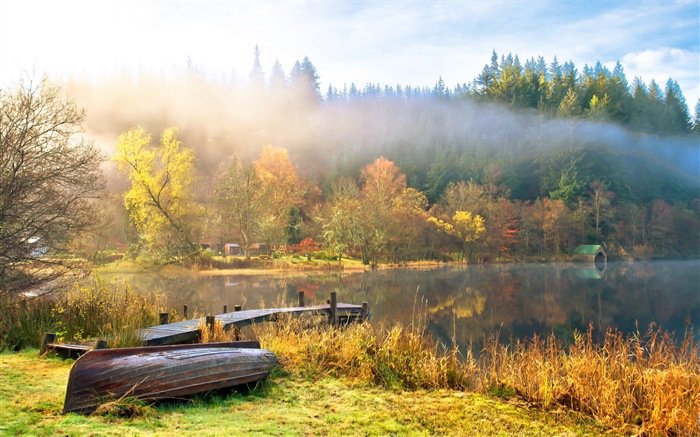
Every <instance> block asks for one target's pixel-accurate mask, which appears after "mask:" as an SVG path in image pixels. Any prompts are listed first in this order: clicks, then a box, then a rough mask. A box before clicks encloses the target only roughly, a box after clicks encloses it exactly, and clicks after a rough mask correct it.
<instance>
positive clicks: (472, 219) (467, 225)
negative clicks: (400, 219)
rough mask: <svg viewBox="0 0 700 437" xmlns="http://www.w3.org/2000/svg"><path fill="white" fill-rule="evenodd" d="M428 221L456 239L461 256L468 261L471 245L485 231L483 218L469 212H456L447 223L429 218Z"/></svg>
mask: <svg viewBox="0 0 700 437" xmlns="http://www.w3.org/2000/svg"><path fill="white" fill-rule="evenodd" d="M428 220H429V221H430V222H432V223H434V224H435V226H437V228H438V229H439V230H441V231H442V232H444V233H446V234H447V235H451V236H452V237H454V238H456V239H457V241H458V242H459V243H460V244H461V246H462V250H461V255H462V256H463V257H464V258H465V259H469V257H470V255H471V250H470V248H471V243H472V242H474V241H476V239H477V238H479V236H480V235H481V233H482V232H484V231H485V230H486V228H485V227H484V219H483V217H481V216H480V215H479V214H472V213H471V212H469V211H456V212H455V213H454V215H453V216H452V219H451V220H449V221H443V220H440V219H438V218H435V217H430V218H429V219H428Z"/></svg>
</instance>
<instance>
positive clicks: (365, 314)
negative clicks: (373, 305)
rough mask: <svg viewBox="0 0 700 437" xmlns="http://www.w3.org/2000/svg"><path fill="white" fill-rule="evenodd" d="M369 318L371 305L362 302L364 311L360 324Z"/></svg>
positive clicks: (361, 313)
mask: <svg viewBox="0 0 700 437" xmlns="http://www.w3.org/2000/svg"><path fill="white" fill-rule="evenodd" d="M368 316H369V303H368V302H362V310H361V312H360V323H362V322H364V321H365V320H367V318H368Z"/></svg>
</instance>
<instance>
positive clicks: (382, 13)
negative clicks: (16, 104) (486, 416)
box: [0, 0, 700, 113]
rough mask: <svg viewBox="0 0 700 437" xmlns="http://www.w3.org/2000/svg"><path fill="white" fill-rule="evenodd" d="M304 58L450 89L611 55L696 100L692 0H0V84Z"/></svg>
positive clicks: (322, 68) (332, 76) (266, 64)
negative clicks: (517, 69)
mask: <svg viewBox="0 0 700 437" xmlns="http://www.w3.org/2000/svg"><path fill="white" fill-rule="evenodd" d="M256 45H257V46H258V47H259V50H260V53H261V56H260V61H261V63H262V66H263V69H264V71H265V72H266V73H267V74H269V72H270V71H271V69H272V65H273V63H274V62H275V60H279V62H280V63H281V64H282V67H283V68H284V70H285V71H286V72H287V73H289V71H290V70H291V68H292V66H293V65H294V62H295V61H297V60H299V61H301V60H303V58H304V57H305V56H308V57H309V59H310V60H311V62H312V63H313V64H314V65H315V66H316V68H317V71H318V74H319V76H320V82H321V90H322V92H325V90H326V89H327V88H328V85H329V84H332V85H333V86H335V87H337V88H338V89H342V88H343V85H344V84H347V85H348V86H349V85H350V83H355V84H356V85H358V86H360V87H362V86H364V85H365V84H366V83H369V82H371V83H374V84H377V83H379V84H381V85H396V84H401V85H411V86H431V87H432V86H433V85H434V84H435V83H436V82H437V81H438V79H439V78H440V77H442V78H443V80H444V81H445V83H446V84H447V85H448V86H449V87H450V88H453V87H454V86H455V85H456V84H458V83H459V84H462V83H469V82H471V81H472V80H473V79H474V78H475V77H476V76H477V75H478V74H479V73H480V72H481V70H482V69H483V67H484V65H485V64H486V63H489V62H490V58H491V53H492V51H493V50H495V51H496V52H497V53H498V55H499V56H500V55H504V54H505V55H507V54H508V53H512V54H513V55H518V56H519V57H520V60H521V61H522V62H524V61H525V60H526V59H529V58H531V57H534V58H537V57H539V56H542V57H543V58H544V59H545V60H546V61H547V63H550V62H551V61H552V60H553V58H554V57H555V56H556V57H557V59H558V60H559V62H560V63H563V62H565V61H568V60H571V61H573V62H574V63H575V65H576V67H577V68H578V69H579V71H581V70H582V69H583V67H584V65H586V64H588V65H590V66H592V65H594V64H595V63H596V62H597V61H600V62H601V63H602V64H603V65H606V66H608V67H609V68H610V69H612V68H613V67H614V65H615V63H616V62H617V61H619V62H620V63H621V64H622V66H623V68H624V71H625V74H626V77H627V80H628V81H629V82H630V83H631V82H632V80H633V79H634V78H635V77H637V76H638V77H640V78H642V79H643V80H644V81H645V82H646V83H647V84H648V83H649V81H650V80H651V79H654V80H656V81H657V82H658V83H659V85H660V86H661V88H662V89H663V87H664V85H665V83H666V81H667V80H668V78H669V77H671V78H673V79H674V80H676V81H677V82H678V84H679V85H680V87H681V89H682V91H683V93H684V95H685V98H686V101H687V103H688V107H689V109H690V111H691V113H693V112H694V108H695V104H696V102H697V101H698V98H699V97H700V2H699V1H698V0H677V1H673V0H671V1H669V0H665V1H651V0H635V1H598V0H588V1H565V0H564V1H557V0H551V1H550V0H519V1H518V0H507V1H489V0H480V1H476V0H461V1H460V0H454V1H391V0H385V1H373V2H370V1H347V2H346V1H232V0H218V1H207V0H204V1H201V0H200V1H197V2H194V1H182V0H181V1H164V0H163V1H129V0H122V1H118V2H112V1H100V0H92V1H61V0H52V1H38V0H21V1H15V0H0V87H6V86H9V85H11V84H13V83H15V82H17V80H19V79H20V78H21V77H22V76H23V75H25V74H26V73H27V72H32V71H36V72H39V73H41V74H47V75H48V76H49V77H52V78H56V79H59V80H60V79H61V78H67V77H72V76H78V77H85V78H88V79H99V78H100V77H107V76H110V75H114V74H116V72H118V71H122V70H124V69H127V71H150V72H158V73H167V72H169V71H173V69H174V68H182V67H183V66H184V65H185V63H186V60H187V59H188V58H189V59H191V61H192V62H193V63H194V64H195V65H197V66H198V67H199V68H201V69H202V70H203V71H204V72H206V73H207V74H209V75H211V76H212V77H231V76H235V77H238V78H246V77H247V75H248V73H249V72H250V69H251V66H252V63H253V53H254V47H255V46H256Z"/></svg>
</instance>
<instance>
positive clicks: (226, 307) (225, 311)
mask: <svg viewBox="0 0 700 437" xmlns="http://www.w3.org/2000/svg"><path fill="white" fill-rule="evenodd" d="M227 312H228V305H224V314H226V313H227Z"/></svg>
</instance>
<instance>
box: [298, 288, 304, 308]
mask: <svg viewBox="0 0 700 437" xmlns="http://www.w3.org/2000/svg"><path fill="white" fill-rule="evenodd" d="M299 306H300V307H302V308H303V307H304V292H303V291H300V292H299Z"/></svg>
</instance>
